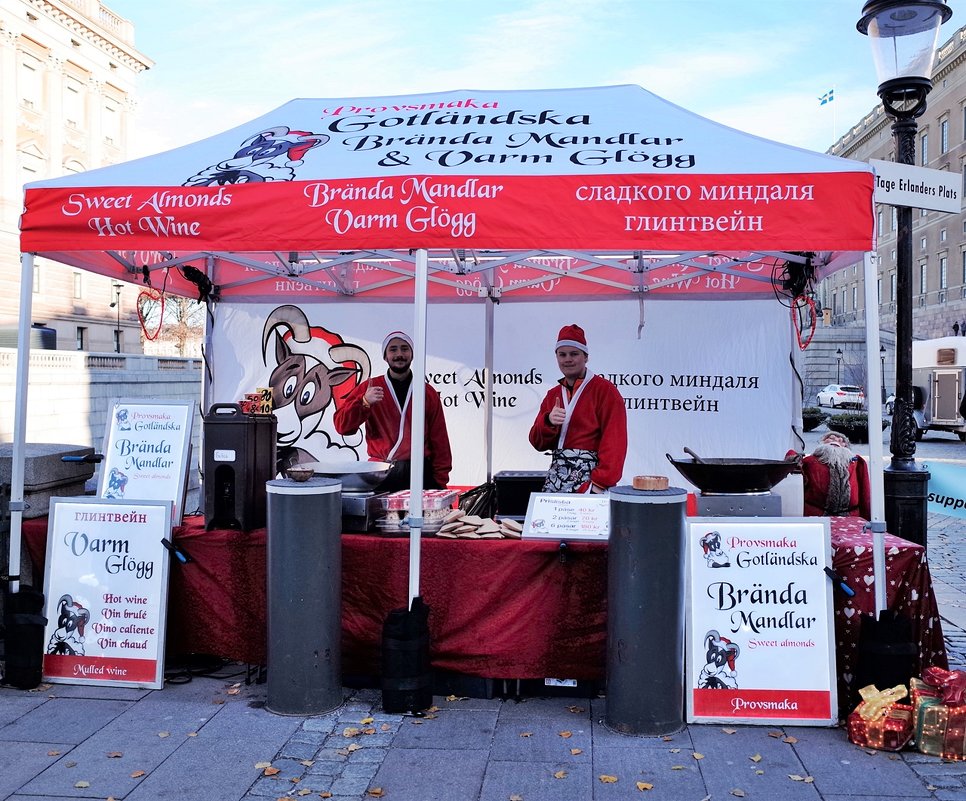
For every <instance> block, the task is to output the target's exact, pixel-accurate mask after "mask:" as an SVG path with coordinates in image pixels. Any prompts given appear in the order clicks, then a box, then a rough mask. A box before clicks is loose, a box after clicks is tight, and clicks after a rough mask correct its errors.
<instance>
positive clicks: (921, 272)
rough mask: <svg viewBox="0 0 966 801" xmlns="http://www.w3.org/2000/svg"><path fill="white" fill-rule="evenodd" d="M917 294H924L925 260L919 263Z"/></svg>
mask: <svg viewBox="0 0 966 801" xmlns="http://www.w3.org/2000/svg"><path fill="white" fill-rule="evenodd" d="M919 294H920V295H925V294H926V262H922V264H920V265H919Z"/></svg>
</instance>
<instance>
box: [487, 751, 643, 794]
mask: <svg viewBox="0 0 966 801" xmlns="http://www.w3.org/2000/svg"><path fill="white" fill-rule="evenodd" d="M561 770H562V771H565V772H566V776H563V777H562V778H555V777H554V774H555V773H557V772H558V771H561ZM593 782H594V778H593V776H592V774H591V765H590V762H589V761H585V762H584V763H583V764H579V765H578V764H574V763H569V764H566V763H560V762H552V761H551V762H544V761H534V762H529V763H523V762H501V761H499V760H490V762H489V764H488V765H487V767H486V774H485V775H484V777H483V788H482V790H481V792H480V801H506V799H508V798H511V797H513V796H520V797H522V798H524V799H526V801H561V799H566V801H590V799H592V798H593V792H594V785H593ZM635 792H637V791H636V790H635ZM638 795H640V793H638Z"/></svg>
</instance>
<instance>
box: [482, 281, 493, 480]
mask: <svg viewBox="0 0 966 801" xmlns="http://www.w3.org/2000/svg"><path fill="white" fill-rule="evenodd" d="M492 285H493V284H492V280H491V282H490V286H492ZM495 306H496V303H495V301H494V300H493V298H492V297H489V298H487V300H486V313H485V315H484V328H485V330H484V332H483V367H484V369H485V371H486V393H485V396H484V399H485V403H486V406H485V407H484V411H483V448H484V452H485V453H486V482H487V483H489V482H490V481H492V480H493V331H494V329H495V320H494V318H495V314H494V312H495V308H494V307H495Z"/></svg>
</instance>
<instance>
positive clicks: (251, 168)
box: [184, 125, 329, 186]
mask: <svg viewBox="0 0 966 801" xmlns="http://www.w3.org/2000/svg"><path fill="white" fill-rule="evenodd" d="M328 141H329V137H328V135H327V134H317V133H311V132H310V131H293V130H292V129H291V128H289V127H288V126H286V125H279V126H276V127H275V128H266V129H265V130H264V131H259V132H258V133H257V134H254V135H252V136H250V137H248V139H246V140H245V141H244V142H242V143H241V147H239V148H238V150H236V151H235V155H234V156H233V157H231V158H227V159H224V160H223V161H219V162H218V163H217V164H213V165H211V166H210V167H206V168H205V169H203V170H201V171H200V172H198V173H197V174H195V175H193V176H191V177H190V178H189V179H188V180H187V181H185V182H184V186H212V185H216V186H224V185H225V184H248V183H264V182H266V181H294V180H295V170H294V169H293V167H298V166H299V165H300V164H302V162H303V160H304V157H305V154H306V153H307V152H308V151H309V150H311V149H312V148H313V147H319V146H320V145H324V144H325V143H326V142H328Z"/></svg>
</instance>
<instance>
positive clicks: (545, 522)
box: [523, 492, 610, 542]
mask: <svg viewBox="0 0 966 801" xmlns="http://www.w3.org/2000/svg"><path fill="white" fill-rule="evenodd" d="M609 536H610V496H609V495H591V494H574V493H557V492H534V493H531V494H530V503H529V504H528V505H527V516H526V520H525V521H524V523H523V537H524V539H537V540H601V541H603V542H606V541H607V539H608V537H609Z"/></svg>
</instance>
